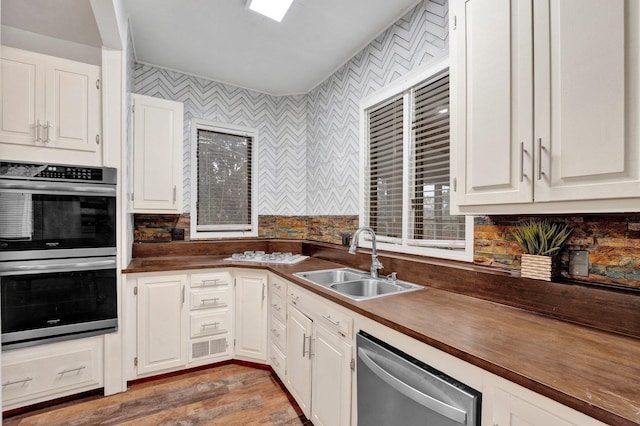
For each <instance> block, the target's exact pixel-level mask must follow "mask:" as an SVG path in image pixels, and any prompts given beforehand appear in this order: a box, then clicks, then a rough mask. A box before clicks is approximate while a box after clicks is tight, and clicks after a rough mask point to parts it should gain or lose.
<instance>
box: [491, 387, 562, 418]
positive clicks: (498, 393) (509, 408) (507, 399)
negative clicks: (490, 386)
mask: <svg viewBox="0 0 640 426" xmlns="http://www.w3.org/2000/svg"><path fill="white" fill-rule="evenodd" d="M493 423H494V424H497V425H504V426H521V425H527V426H551V425H553V426H572V425H573V424H574V423H570V422H568V421H566V420H564V419H561V418H560V417H557V416H555V415H553V414H551V413H550V412H548V411H546V410H543V409H542V408H540V407H536V406H535V405H532V404H529V403H528V402H526V401H524V400H522V399H520V398H518V397H516V396H514V395H511V394H510V393H508V392H506V391H504V390H502V389H500V388H496V390H495V405H494V412H493Z"/></svg>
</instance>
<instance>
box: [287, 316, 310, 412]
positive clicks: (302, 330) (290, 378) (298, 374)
mask: <svg viewBox="0 0 640 426" xmlns="http://www.w3.org/2000/svg"><path fill="white" fill-rule="evenodd" d="M287 316H288V318H287V372H286V381H285V383H286V385H287V389H288V390H289V392H290V393H291V395H293V397H294V399H295V400H296V402H297V403H298V405H299V406H300V409H301V410H302V412H303V413H304V415H305V416H307V418H311V351H310V349H309V346H310V345H311V333H312V327H313V321H311V319H310V318H308V317H307V316H306V315H304V314H303V313H302V312H300V311H299V310H298V309H296V308H295V307H293V306H291V305H289V308H288V310H287Z"/></svg>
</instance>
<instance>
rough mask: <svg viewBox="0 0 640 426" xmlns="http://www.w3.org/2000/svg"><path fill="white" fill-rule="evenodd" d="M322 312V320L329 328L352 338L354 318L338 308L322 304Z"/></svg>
mask: <svg viewBox="0 0 640 426" xmlns="http://www.w3.org/2000/svg"><path fill="white" fill-rule="evenodd" d="M318 310H319V311H320V312H319V314H320V321H321V322H322V323H323V324H324V325H325V326H326V327H327V328H328V329H329V330H333V331H335V332H337V333H338V334H340V335H341V336H342V337H346V338H348V339H351V337H352V336H351V333H352V330H353V318H351V317H350V316H349V315H347V314H346V313H343V312H340V311H338V310H336V309H332V308H331V307H329V306H321V307H319V309H318Z"/></svg>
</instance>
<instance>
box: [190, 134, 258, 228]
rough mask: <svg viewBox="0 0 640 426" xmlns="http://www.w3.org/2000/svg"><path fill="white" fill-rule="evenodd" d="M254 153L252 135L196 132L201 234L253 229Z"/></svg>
mask: <svg viewBox="0 0 640 426" xmlns="http://www.w3.org/2000/svg"><path fill="white" fill-rule="evenodd" d="M252 151H253V138H252V137H251V136H247V135H238V134H231V133H225V132H222V131H215V130H209V129H201V128H200V129H197V152H196V161H197V189H196V190H197V205H196V208H197V215H196V217H197V224H196V228H197V230H198V231H216V230H222V231H225V230H227V231H234V230H235V231H244V230H251V229H252V225H253V224H252V217H253V215H252V210H253V209H254V208H255V207H254V206H253V205H252V190H253V188H252V185H251V182H252ZM192 190H193V189H192Z"/></svg>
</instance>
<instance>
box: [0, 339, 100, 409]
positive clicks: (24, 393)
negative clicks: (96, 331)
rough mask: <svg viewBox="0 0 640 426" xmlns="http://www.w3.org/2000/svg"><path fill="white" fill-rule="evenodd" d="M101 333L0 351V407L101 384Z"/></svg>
mask: <svg viewBox="0 0 640 426" xmlns="http://www.w3.org/2000/svg"><path fill="white" fill-rule="evenodd" d="M103 340H104V338H103V336H97V337H89V338H85V339H78V340H72V341H68V342H59V343H50V344H46V345H40V346H34V347H30V348H24V349H14V350H11V351H6V352H3V353H2V409H3V410H11V409H14V408H18V407H23V406H25V405H31V404H35V403H38V402H42V401H47V400H51V399H55V398H60V397H63V396H67V395H72V394H75V393H80V392H85V391H89V390H92V389H98V388H100V387H102V386H103V383H104V376H103Z"/></svg>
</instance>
